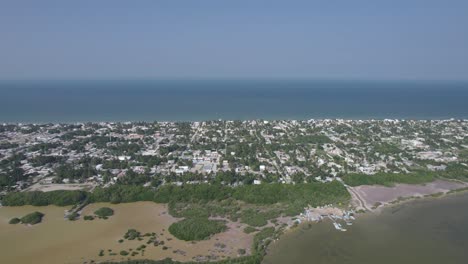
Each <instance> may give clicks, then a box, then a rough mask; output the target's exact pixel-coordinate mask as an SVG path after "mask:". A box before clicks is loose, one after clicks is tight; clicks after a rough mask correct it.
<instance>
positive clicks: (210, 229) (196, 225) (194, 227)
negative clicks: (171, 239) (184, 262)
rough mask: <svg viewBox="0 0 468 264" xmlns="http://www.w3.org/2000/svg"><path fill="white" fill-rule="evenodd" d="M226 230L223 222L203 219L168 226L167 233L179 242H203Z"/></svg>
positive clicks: (193, 219) (188, 220) (183, 221)
mask: <svg viewBox="0 0 468 264" xmlns="http://www.w3.org/2000/svg"><path fill="white" fill-rule="evenodd" d="M224 230H226V225H225V222H224V221H219V220H208V219H205V218H192V219H184V220H182V221H179V222H177V223H173V224H172V225H171V226H169V232H170V233H171V234H172V235H174V236H175V237H177V238H178V239H181V240H186V241H193V240H204V239H207V238H209V237H210V236H211V235H213V234H216V233H220V232H223V231H224Z"/></svg>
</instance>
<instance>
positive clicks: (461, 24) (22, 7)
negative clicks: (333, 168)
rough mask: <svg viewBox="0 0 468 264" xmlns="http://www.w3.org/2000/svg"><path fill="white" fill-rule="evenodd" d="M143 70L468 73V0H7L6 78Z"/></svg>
mask: <svg viewBox="0 0 468 264" xmlns="http://www.w3.org/2000/svg"><path fill="white" fill-rule="evenodd" d="M134 78H136V79H140V78H143V79H178V78H201V79H203V78H254V79H256V78H307V79H449V80H468V1H467V0H440V1H434V0H388V1H379V0H343V1H338V0H324V1H313V0H309V1H289V0H288V1H286V0H284V1H275V0H268V1H260V0H207V1H205V0H186V1H183V0H180V1H179V0H167V1H163V0H148V1H146V0H136V1H131V0H126V1H119V0H90V1H88V0H79V1H65V0H57V1H50V0H31V1H23V0H1V1H0V79H134Z"/></svg>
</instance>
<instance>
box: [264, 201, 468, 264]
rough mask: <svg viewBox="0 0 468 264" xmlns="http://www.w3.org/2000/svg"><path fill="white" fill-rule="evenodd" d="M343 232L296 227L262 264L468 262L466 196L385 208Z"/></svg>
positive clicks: (327, 224)
mask: <svg viewBox="0 0 468 264" xmlns="http://www.w3.org/2000/svg"><path fill="white" fill-rule="evenodd" d="M346 228H347V229H348V231H347V232H338V231H336V230H335V229H334V228H333V226H332V224H331V223H330V222H322V223H319V224H315V225H311V226H310V227H309V226H308V225H303V226H301V227H298V228H297V229H296V230H294V231H290V232H289V233H287V234H286V235H284V236H283V237H282V238H281V239H280V240H279V241H277V242H275V243H273V244H272V246H271V247H270V250H269V253H268V254H267V256H266V258H265V260H264V263H265V264H276V263H278V264H279V263H291V264H294V263H314V264H322V263H324V264H325V263H326V264H334V263H337V264H338V263H340V264H342V263H343V264H375V263H382V264H386V263H388V264H394V263H400V264H401V263H403V264H406V263H408V264H410V263H411V264H418V263H423V264H432V263H434V264H436V263H437V264H439V263H444V264H452V263H453V264H459V263H468V194H459V195H454V196H449V197H445V198H441V199H431V200H424V201H416V202H411V203H407V204H403V205H399V206H396V207H392V208H387V209H385V210H384V211H383V212H382V213H381V214H379V215H365V216H362V217H361V218H360V219H358V220H357V221H356V222H355V223H354V224H353V225H352V226H346Z"/></svg>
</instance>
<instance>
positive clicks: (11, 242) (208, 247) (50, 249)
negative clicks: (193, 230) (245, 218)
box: [0, 202, 253, 263]
mask: <svg viewBox="0 0 468 264" xmlns="http://www.w3.org/2000/svg"><path fill="white" fill-rule="evenodd" d="M103 206H107V207H111V208H112V209H114V212H115V214H114V215H113V216H111V217H110V218H109V219H107V220H104V219H95V220H92V221H85V220H83V218H82V217H81V218H80V219H79V220H76V221H69V220H67V219H64V212H65V210H67V209H69V207H57V206H44V207H34V206H21V207H2V208H0V248H2V254H0V263H33V262H34V263H83V262H84V261H90V260H95V261H104V260H114V261H120V260H127V259H164V258H167V257H169V258H172V259H174V260H178V261H189V260H195V259H224V258H227V257H237V256H238V249H245V250H246V251H247V254H249V253H250V247H251V243H252V237H253V235H252V234H245V233H244V232H243V231H242V230H243V227H245V225H242V224H239V223H234V222H228V223H227V226H228V229H227V230H226V231H225V232H223V233H219V234H216V235H214V236H212V237H211V238H210V239H208V240H203V241H198V242H186V241H182V240H179V239H177V238H175V237H174V236H172V235H171V234H170V233H169V232H168V231H167V230H168V228H169V226H170V225H171V224H172V223H174V222H176V221H178V219H176V218H174V217H172V216H171V215H169V213H168V212H167V205H164V204H156V203H153V202H135V203H127V204H108V203H96V204H91V205H88V206H87V207H85V208H84V209H83V213H82V216H84V215H91V214H92V213H93V212H94V211H95V210H96V209H98V208H100V207H103ZM34 211H40V212H42V213H44V214H45V216H44V218H43V221H42V223H40V224H36V225H33V226H27V225H23V224H16V225H11V224H8V221H9V220H10V219H11V218H13V217H22V216H24V215H26V214H28V213H31V212H34ZM131 228H133V229H136V230H138V231H140V232H141V233H142V234H144V233H147V232H149V233H152V232H154V233H156V235H157V239H158V240H159V241H164V246H165V247H167V248H165V249H163V246H162V245H159V246H154V245H153V244H146V242H147V240H148V239H147V238H145V239H143V240H141V241H138V240H132V241H129V240H124V242H122V243H119V240H120V239H123V236H124V234H125V233H126V232H127V230H128V229H131ZM141 245H146V248H145V250H144V253H142V252H141V251H140V252H139V254H138V255H136V256H133V257H132V256H130V255H128V256H121V255H119V252H120V251H121V250H126V251H128V252H130V253H131V252H132V251H135V250H136V248H138V247H139V246H141ZM130 249H131V250H132V251H130ZM101 250H103V251H104V256H99V252H100V251H101ZM109 250H111V251H109ZM110 252H113V253H117V254H116V255H110V254H109V253H110Z"/></svg>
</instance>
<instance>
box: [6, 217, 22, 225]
mask: <svg viewBox="0 0 468 264" xmlns="http://www.w3.org/2000/svg"><path fill="white" fill-rule="evenodd" d="M19 222H21V220H20V219H19V218H18V217H15V218H12V219H10V221H9V222H8V223H9V224H11V225H16V224H18V223H19Z"/></svg>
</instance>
